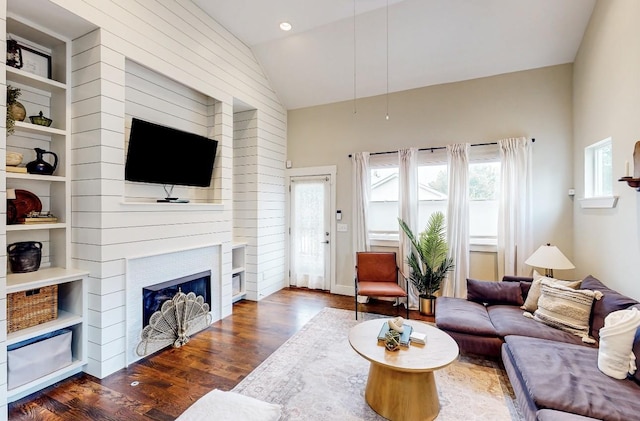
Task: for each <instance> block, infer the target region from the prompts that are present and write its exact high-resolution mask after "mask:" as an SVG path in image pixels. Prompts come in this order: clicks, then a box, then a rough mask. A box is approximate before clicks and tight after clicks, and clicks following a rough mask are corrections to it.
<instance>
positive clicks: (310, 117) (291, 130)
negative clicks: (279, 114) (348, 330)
mask: <svg viewBox="0 0 640 421" xmlns="http://www.w3.org/2000/svg"><path fill="white" fill-rule="evenodd" d="M572 71H573V69H572V65H571V64H566V65H560V66H553V67H547V68H542V69H536V70H529V71H523V72H517V73H510V74H505V75H499V76H494V77H488V78H482V79H475V80H470V81H465V82H458V83H451V84H445V85H437V86H431V87H425V88H420V89H414V90H410V91H404V92H400V93H395V94H391V95H389V114H390V119H389V120H388V121H387V120H386V119H385V109H386V101H385V97H384V96H379V97H372V98H366V99H360V100H358V101H357V112H356V113H355V114H354V112H353V110H354V103H353V101H346V102H341V103H335V104H329V105H324V106H318V107H310V108H303V109H297V110H290V111H289V112H288V144H287V154H288V156H287V159H289V160H291V161H292V164H293V166H294V167H298V168H299V167H311V166H321V165H337V168H338V174H337V208H338V209H340V210H342V213H343V220H342V222H343V223H346V224H348V225H349V232H346V233H344V232H338V233H337V257H336V258H337V261H336V268H337V283H338V284H341V285H345V286H349V287H351V286H352V284H353V250H352V246H351V236H352V233H351V228H352V225H351V163H350V159H349V158H348V155H349V154H350V153H353V152H358V151H369V152H376V151H389V150H396V149H398V148H400V147H409V146H416V147H421V148H424V147H429V146H443V145H447V144H450V143H459V142H467V141H468V142H472V143H473V142H485V141H495V140H498V139H502V138H506V137H513V136H526V137H533V138H535V139H536V142H535V144H534V148H533V149H534V154H533V160H534V168H535V170H534V197H535V206H534V244H535V245H536V246H537V245H539V244H543V243H546V242H551V243H553V244H556V245H558V247H560V249H561V250H562V251H563V252H564V253H565V254H566V255H567V257H569V258H570V259H571V258H572V256H573V248H572V235H573V233H572V228H571V227H572V212H571V211H572V204H573V202H572V199H571V198H569V197H568V195H567V191H568V189H569V188H571V187H573V185H572V179H573V178H572V177H573V165H572V152H573V145H572V136H573V134H572V107H571V98H572ZM558 275H564V274H562V273H559V274H558ZM570 275H572V274H571V273H569V274H568V276H570ZM344 289H345V291H346V290H349V291H351V290H352V289H351V288H348V289H347V288H346V287H345V288H344Z"/></svg>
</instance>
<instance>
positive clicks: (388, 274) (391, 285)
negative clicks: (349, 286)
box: [355, 251, 409, 320]
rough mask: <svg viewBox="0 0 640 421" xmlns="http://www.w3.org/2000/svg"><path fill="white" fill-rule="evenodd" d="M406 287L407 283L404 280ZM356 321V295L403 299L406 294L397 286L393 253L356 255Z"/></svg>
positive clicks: (360, 253)
mask: <svg viewBox="0 0 640 421" xmlns="http://www.w3.org/2000/svg"><path fill="white" fill-rule="evenodd" d="M405 283H406V284H407V287H408V281H407V280H406V279H405ZM355 284H356V320H358V295H362V296H367V297H396V298H401V297H404V298H406V299H407V319H408V318H409V303H408V300H409V299H408V297H407V292H406V291H405V290H404V289H402V287H400V285H398V264H397V263H396V253H395V252H372V251H361V252H357V253H356V279H355Z"/></svg>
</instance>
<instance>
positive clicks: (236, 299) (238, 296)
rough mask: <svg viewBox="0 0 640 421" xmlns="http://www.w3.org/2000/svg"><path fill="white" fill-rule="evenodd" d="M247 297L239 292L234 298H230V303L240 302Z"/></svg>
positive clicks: (244, 293)
mask: <svg viewBox="0 0 640 421" xmlns="http://www.w3.org/2000/svg"><path fill="white" fill-rule="evenodd" d="M245 295H247V293H246V292H244V291H243V292H240V293H239V294H236V295H234V296H232V297H231V302H232V303H235V302H236V301H240V300H242V299H243V298H244V296H245Z"/></svg>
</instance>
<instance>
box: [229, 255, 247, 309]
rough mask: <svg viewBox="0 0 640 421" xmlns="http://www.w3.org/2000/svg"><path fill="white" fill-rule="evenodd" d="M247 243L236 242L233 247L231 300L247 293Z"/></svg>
mask: <svg viewBox="0 0 640 421" xmlns="http://www.w3.org/2000/svg"><path fill="white" fill-rule="evenodd" d="M245 248H246V244H245V243H234V244H233V246H232V247H231V281H232V282H231V288H232V292H231V301H232V302H234V303H235V302H236V301H239V300H241V299H243V298H244V297H245V295H247V288H246V279H245V266H244V265H245V260H246V257H245Z"/></svg>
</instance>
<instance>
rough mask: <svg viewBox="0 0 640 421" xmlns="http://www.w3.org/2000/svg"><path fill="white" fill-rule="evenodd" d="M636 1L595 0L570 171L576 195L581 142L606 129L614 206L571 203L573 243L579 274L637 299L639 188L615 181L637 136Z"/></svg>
mask: <svg viewBox="0 0 640 421" xmlns="http://www.w3.org/2000/svg"><path fill="white" fill-rule="evenodd" d="M638 16H640V2H639V1H636V0H618V1H602V0H599V1H598V3H597V4H596V7H595V9H594V12H593V15H592V17H591V22H590V23H589V26H588V28H587V32H586V34H585V37H584V39H583V41H582V45H581V46H580V50H579V52H578V55H577V57H576V61H575V74H574V136H575V138H574V142H575V149H574V155H573V157H574V162H575V169H574V171H575V172H574V177H575V180H576V189H577V195H578V196H582V195H584V175H583V174H584V158H583V156H584V147H585V146H588V145H590V144H592V143H594V142H596V141H598V140H601V139H604V138H607V137H609V136H611V137H612V141H613V167H614V174H613V175H614V185H613V191H614V194H615V195H619V196H620V198H619V201H618V205H617V207H616V208H614V209H597V210H587V209H581V208H580V206H579V205H577V204H576V206H575V207H574V250H575V255H576V261H575V262H574V263H575V264H576V267H577V273H578V274H579V275H586V274H589V273H591V274H593V275H594V276H595V277H597V278H599V279H600V280H602V281H603V282H605V283H606V284H607V285H609V286H611V287H613V288H615V289H617V290H619V291H621V292H623V293H625V294H627V295H630V296H632V297H633V298H635V299H640V284H639V283H638V267H639V261H640V259H639V257H640V230H639V227H638V220H639V218H640V207H639V202H638V201H639V200H640V193H638V192H637V191H635V190H634V189H632V188H629V187H627V186H626V184H622V183H618V182H617V181H615V180H617V178H618V177H621V176H623V175H624V171H625V161H629V162H630V164H631V168H633V157H632V153H633V147H634V144H635V142H636V141H638V140H640V26H639V25H638V22H637V17H638Z"/></svg>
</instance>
